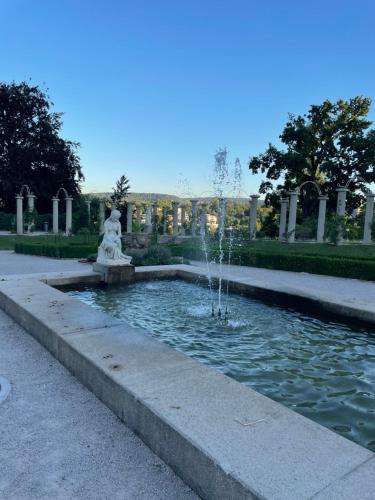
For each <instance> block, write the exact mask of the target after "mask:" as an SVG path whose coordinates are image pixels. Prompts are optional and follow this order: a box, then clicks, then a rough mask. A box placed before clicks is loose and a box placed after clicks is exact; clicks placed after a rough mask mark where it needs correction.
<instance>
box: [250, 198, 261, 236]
mask: <svg viewBox="0 0 375 500" xmlns="http://www.w3.org/2000/svg"><path fill="white" fill-rule="evenodd" d="M250 198H251V205H250V221H249V229H250V239H251V240H255V238H256V232H257V208H258V199H259V198H260V196H259V194H252V195H251V196H250Z"/></svg>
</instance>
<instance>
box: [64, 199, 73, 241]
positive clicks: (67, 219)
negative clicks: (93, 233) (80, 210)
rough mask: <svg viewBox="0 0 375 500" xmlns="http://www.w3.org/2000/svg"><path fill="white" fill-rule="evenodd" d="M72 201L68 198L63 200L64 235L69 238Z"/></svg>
mask: <svg viewBox="0 0 375 500" xmlns="http://www.w3.org/2000/svg"><path fill="white" fill-rule="evenodd" d="M72 201H73V198H71V197H70V196H68V197H67V198H65V208H66V213H65V234H66V235H67V236H69V234H71V233H72Z"/></svg>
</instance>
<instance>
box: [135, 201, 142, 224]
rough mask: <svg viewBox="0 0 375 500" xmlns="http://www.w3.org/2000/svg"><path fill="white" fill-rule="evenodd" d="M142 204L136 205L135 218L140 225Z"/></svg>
mask: <svg viewBox="0 0 375 500" xmlns="http://www.w3.org/2000/svg"><path fill="white" fill-rule="evenodd" d="M141 208H142V207H141V205H137V206H136V207H135V220H136V221H137V225H138V227H139V226H140V225H141Z"/></svg>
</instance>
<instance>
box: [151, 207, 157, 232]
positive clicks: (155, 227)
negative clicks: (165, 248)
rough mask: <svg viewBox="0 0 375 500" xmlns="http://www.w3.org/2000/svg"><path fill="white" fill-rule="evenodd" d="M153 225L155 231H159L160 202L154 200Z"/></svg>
mask: <svg viewBox="0 0 375 500" xmlns="http://www.w3.org/2000/svg"><path fill="white" fill-rule="evenodd" d="M152 227H153V229H154V231H155V232H156V233H157V232H158V204H157V202H154V203H153V204H152Z"/></svg>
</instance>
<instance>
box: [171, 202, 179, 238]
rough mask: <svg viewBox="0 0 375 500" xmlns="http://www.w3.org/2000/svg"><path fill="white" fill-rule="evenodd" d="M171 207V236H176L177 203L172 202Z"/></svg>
mask: <svg viewBox="0 0 375 500" xmlns="http://www.w3.org/2000/svg"><path fill="white" fill-rule="evenodd" d="M172 207H173V236H177V235H178V201H172Z"/></svg>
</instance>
